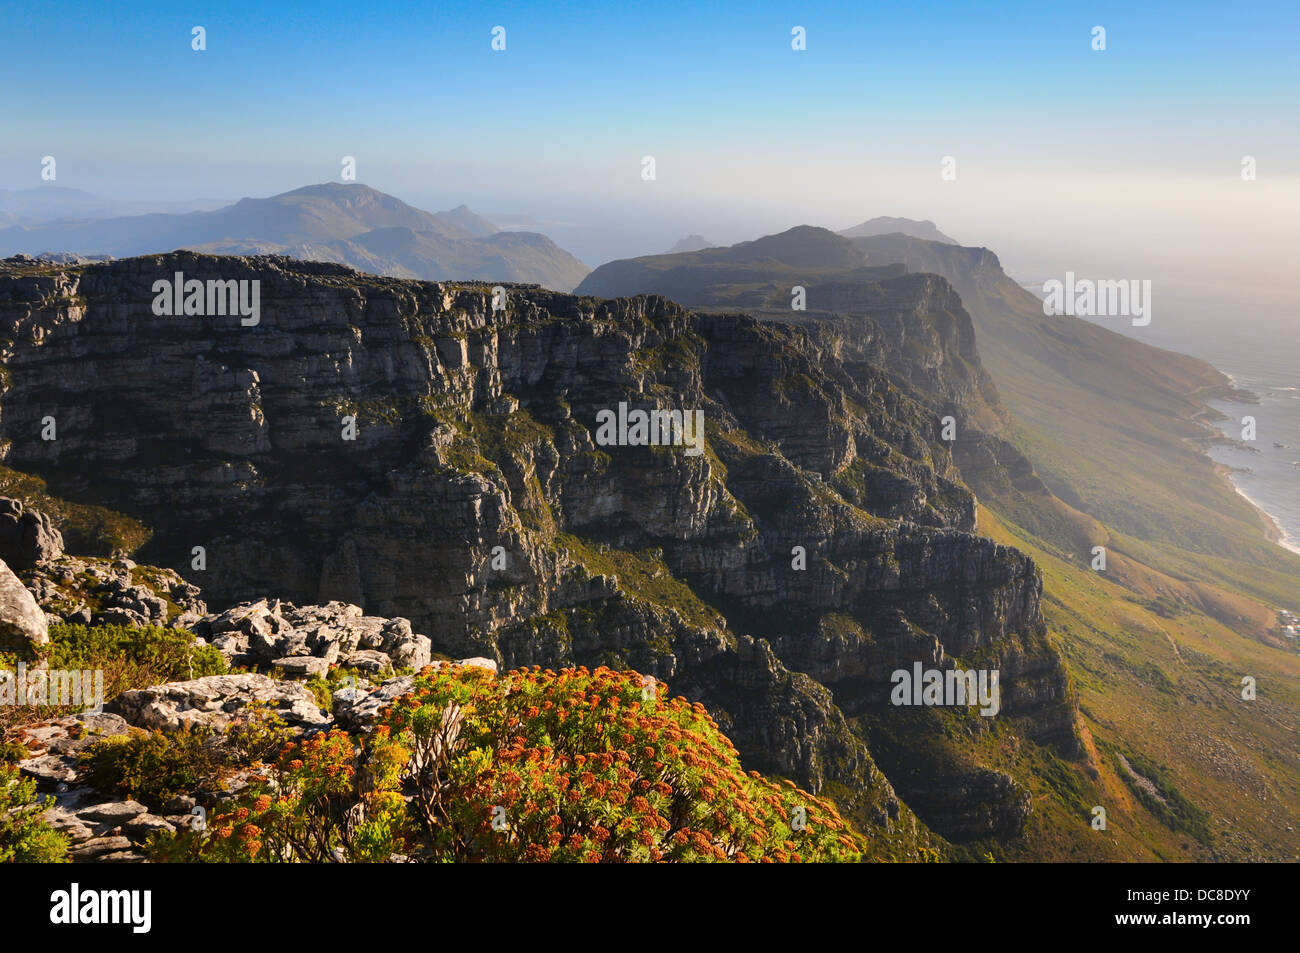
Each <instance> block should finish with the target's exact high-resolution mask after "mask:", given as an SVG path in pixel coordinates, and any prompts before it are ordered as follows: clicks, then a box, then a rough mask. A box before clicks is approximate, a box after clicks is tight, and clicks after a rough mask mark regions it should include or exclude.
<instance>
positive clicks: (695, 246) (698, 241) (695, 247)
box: [666, 235, 718, 255]
mask: <svg viewBox="0 0 1300 953" xmlns="http://www.w3.org/2000/svg"><path fill="white" fill-rule="evenodd" d="M717 247H718V246H717V245H715V244H713V242H711V241H709V240H708V239H707V238H705V237H704V236H703V235H687V236H686V237H685V238H681V239H678V241H677V244H676V245H674V246H673V247H672V248H670V249H668V251H667V252H666V254H669V255H679V254H681V253H682V252H689V251H703V250H704V249H706V248H717Z"/></svg>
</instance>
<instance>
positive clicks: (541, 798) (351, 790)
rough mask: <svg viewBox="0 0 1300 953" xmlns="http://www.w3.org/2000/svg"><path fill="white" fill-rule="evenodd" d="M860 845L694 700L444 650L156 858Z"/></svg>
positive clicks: (796, 849)
mask: <svg viewBox="0 0 1300 953" xmlns="http://www.w3.org/2000/svg"><path fill="white" fill-rule="evenodd" d="M646 684H649V685H652V686H653V689H651V690H647V688H646ZM862 847H863V844H862V842H861V841H860V839H859V838H858V836H857V835H856V834H855V833H854V832H853V831H852V829H851V828H850V827H849V825H848V824H847V823H846V822H845V821H844V820H843V819H842V818H841V817H840V816H839V814H838V813H837V812H836V811H835V809H834V807H832V806H831V805H830V804H829V803H827V802H826V801H823V800H821V799H819V798H817V797H814V796H813V795H811V794H808V793H807V792H804V791H801V790H799V789H798V788H797V787H796V786H795V785H794V784H793V783H792V782H790V781H782V782H780V783H779V784H778V783H773V782H771V781H769V780H767V779H765V778H763V777H762V776H760V775H759V774H758V773H757V772H749V773H746V772H744V771H743V770H742V769H741V766H740V762H739V758H738V757H737V754H736V750H735V748H734V747H733V746H732V745H731V743H730V741H728V740H727V739H726V737H724V736H723V735H722V734H721V732H719V730H718V728H717V726H716V725H715V724H714V722H713V721H712V719H711V718H709V716H708V714H707V713H706V712H705V710H704V708H703V706H701V705H698V704H697V705H692V704H689V703H687V702H686V701H685V700H684V699H681V698H677V699H673V700H671V701H670V700H668V699H667V698H666V697H665V696H664V694H663V686H662V685H657V684H654V683H645V684H643V680H642V678H641V677H640V676H639V675H637V674H635V673H633V672H623V673H619V672H614V671H611V670H609V669H605V668H599V669H596V670H595V671H594V672H589V671H588V670H587V669H585V668H578V669H566V670H564V671H561V672H558V673H556V672H552V671H550V670H547V671H545V672H542V671H539V670H536V669H534V670H531V671H529V670H522V671H515V672H510V673H507V674H505V675H503V676H501V677H499V678H498V677H496V676H494V675H493V674H492V673H490V672H488V671H486V670H484V669H479V668H461V667H459V666H446V667H443V668H441V669H438V670H433V669H426V670H425V671H424V672H423V673H421V675H420V676H419V677H418V678H417V679H416V680H415V684H414V686H413V691H412V692H411V693H410V694H408V695H406V696H403V697H402V698H400V699H398V700H396V701H395V702H394V703H393V704H392V705H391V706H390V707H389V708H388V709H387V710H386V711H385V712H384V713H383V715H382V716H381V719H380V722H379V724H378V725H377V726H376V728H375V730H374V731H373V733H372V734H371V735H370V736H369V737H368V738H367V739H366V741H365V746H364V749H355V750H354V742H353V741H352V739H351V738H349V737H348V735H347V734H346V733H344V732H342V731H337V730H336V731H331V732H329V733H328V734H320V735H317V736H315V737H314V738H312V739H309V740H307V741H304V742H301V743H299V744H296V745H292V746H289V747H288V748H286V750H285V751H284V753H283V754H282V756H281V758H280V760H279V761H278V762H277V764H276V765H275V767H274V769H273V770H272V771H270V772H269V773H268V775H267V776H266V777H265V778H264V779H263V780H262V782H260V783H259V784H257V785H255V786H254V789H253V790H251V791H250V792H249V793H248V794H247V795H245V796H243V797H241V798H240V799H239V800H238V801H237V803H236V805H235V806H234V807H233V808H232V809H231V810H229V811H227V812H224V813H223V814H221V815H219V816H218V817H217V818H216V819H214V821H213V823H212V825H211V830H210V832H208V833H207V834H206V835H205V834H200V833H194V832H185V833H183V834H181V835H179V836H178V837H177V839H176V840H174V841H172V842H170V843H168V844H160V845H159V846H158V847H157V856H159V857H160V859H189V860H263V861H265V860H330V859H349V860H383V859H387V858H388V857H390V855H392V854H394V853H401V854H404V855H406V856H408V857H410V858H411V859H414V860H423V861H435V862H436V861H544V860H550V861H725V860H731V861H809V860H816V861H825V860H848V859H854V858H856V857H857V856H858V855H859V854H860V853H861V850H862Z"/></svg>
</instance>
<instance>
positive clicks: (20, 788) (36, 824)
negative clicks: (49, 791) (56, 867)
mask: <svg viewBox="0 0 1300 953" xmlns="http://www.w3.org/2000/svg"><path fill="white" fill-rule="evenodd" d="M44 812H45V806H44V805H42V804H40V803H39V802H38V801H37V795H36V782H35V781H33V780H31V779H30V778H24V777H21V776H20V775H19V774H18V772H17V770H15V769H14V768H12V767H10V766H9V765H7V764H0V863H12V862H17V863H33V864H53V863H59V862H61V861H63V860H65V859H66V857H67V852H68V838H67V837H66V836H65V835H64V834H61V833H59V832H58V831H56V830H54V829H53V828H52V827H50V826H49V824H47V823H45V821H43V820H42V819H41V815H42V814H43V813H44Z"/></svg>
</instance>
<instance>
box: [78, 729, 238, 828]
mask: <svg viewBox="0 0 1300 953" xmlns="http://www.w3.org/2000/svg"><path fill="white" fill-rule="evenodd" d="M218 737H219V736H217V735H216V734H215V733H214V732H211V731H209V730H207V729H204V728H182V729H181V730H180V731H177V732H174V733H172V734H163V733H162V732H157V731H154V732H149V733H147V734H140V735H112V736H110V737H108V738H105V739H103V740H102V741H97V742H95V743H94V744H93V745H91V746H90V748H89V749H88V750H87V751H85V752H84V753H83V754H82V760H83V762H84V763H86V764H87V766H88V768H89V770H88V771H87V775H86V779H87V781H88V782H89V784H90V785H91V787H94V788H96V789H98V790H100V791H103V792H104V793H106V794H114V795H118V796H121V797H125V798H130V799H131V800H134V801H139V802H140V803H141V804H144V805H145V806H147V807H148V808H149V809H150V810H153V811H158V810H161V808H162V806H163V805H164V804H166V803H167V802H168V801H170V800H171V799H172V798H174V797H176V796H177V795H178V794H193V793H194V792H196V791H199V790H201V789H203V788H205V787H212V786H213V785H215V784H216V782H217V778H218V776H219V774H220V772H221V768H222V767H223V764H222V760H221V758H220V756H219V754H218V752H217V750H216V749H217V742H218Z"/></svg>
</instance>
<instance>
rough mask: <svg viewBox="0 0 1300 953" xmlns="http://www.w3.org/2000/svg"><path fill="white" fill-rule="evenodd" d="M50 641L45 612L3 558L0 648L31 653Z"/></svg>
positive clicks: (0, 599) (0, 577) (21, 653)
mask: <svg viewBox="0 0 1300 953" xmlns="http://www.w3.org/2000/svg"><path fill="white" fill-rule="evenodd" d="M49 641H50V633H49V626H48V624H47V622H46V619H45V613H44V612H43V611H42V610H41V607H40V606H38V605H37V604H36V599H35V597H33V596H32V594H31V593H30V592H28V591H27V587H26V586H24V585H23V584H22V582H21V581H20V580H19V579H18V577H17V576H15V575H14V574H13V571H12V570H11V569H10V568H9V567H8V565H6V564H5V563H4V562H3V561H2V560H0V652H15V653H17V654H19V655H22V656H30V655H32V654H33V649H34V648H35V647H36V646H38V645H44V644H45V643H47V642H49Z"/></svg>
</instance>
